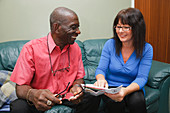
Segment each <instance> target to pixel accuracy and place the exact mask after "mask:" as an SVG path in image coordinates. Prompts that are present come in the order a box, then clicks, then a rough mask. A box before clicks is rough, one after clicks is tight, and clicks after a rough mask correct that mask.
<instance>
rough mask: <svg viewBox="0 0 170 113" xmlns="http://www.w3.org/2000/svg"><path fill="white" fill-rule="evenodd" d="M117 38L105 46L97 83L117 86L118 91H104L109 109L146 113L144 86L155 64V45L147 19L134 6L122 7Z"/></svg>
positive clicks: (115, 27)
mask: <svg viewBox="0 0 170 113" xmlns="http://www.w3.org/2000/svg"><path fill="white" fill-rule="evenodd" d="M113 32H114V38H112V39H109V40H108V41H107V42H106V43H105V45H104V48H103V51H102V54H101V58H100V62H99V66H98V68H97V69H96V74H95V75H96V79H97V81H96V82H95V84H94V85H96V86H100V87H109V88H111V87H117V86H120V85H123V88H121V90H120V92H119V93H116V94H107V93H105V95H103V100H104V102H105V103H106V110H107V113H113V112H115V113H125V111H126V110H128V111H129V112H130V113H147V111H146V104H145V98H144V86H145V84H146V82H147V79H148V74H149V70H150V67H151V64H152V57H153V48H152V46H151V45H150V44H149V43H147V42H145V32H146V27H145V21H144V18H143V15H142V13H141V12H140V11H139V10H138V9H135V8H128V9H124V10H121V11H120V12H119V13H118V14H117V16H116V18H115V20H114V24H113Z"/></svg>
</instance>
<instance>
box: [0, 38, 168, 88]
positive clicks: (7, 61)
mask: <svg viewBox="0 0 170 113" xmlns="http://www.w3.org/2000/svg"><path fill="white" fill-rule="evenodd" d="M107 40H108V39H92V40H86V41H84V42H81V41H79V40H76V43H77V44H78V45H79V46H80V48H81V52H82V60H83V64H84V68H85V73H86V76H85V77H84V79H85V81H86V83H94V81H96V79H95V76H94V75H95V70H96V68H97V66H98V63H99V60H100V56H101V52H102V49H103V46H104V44H105V42H106V41H107ZM28 41H29V40H20V41H8V42H1V43H0V70H7V71H12V70H13V69H14V66H15V63H16V61H17V59H18V56H19V54H20V51H21V49H22V47H23V45H24V44H25V43H26V42H28ZM169 76H170V64H168V63H163V62H159V61H155V60H153V61H152V66H151V70H150V73H149V78H148V82H147V85H148V86H149V87H152V88H158V87H159V86H160V84H161V81H162V80H163V79H165V78H166V77H169Z"/></svg>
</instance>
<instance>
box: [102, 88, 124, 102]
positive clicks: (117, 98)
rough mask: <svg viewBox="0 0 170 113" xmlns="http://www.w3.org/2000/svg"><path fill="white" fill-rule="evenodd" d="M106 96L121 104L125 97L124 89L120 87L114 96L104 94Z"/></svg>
mask: <svg viewBox="0 0 170 113" xmlns="http://www.w3.org/2000/svg"><path fill="white" fill-rule="evenodd" d="M105 95H106V96H108V97H109V98H111V99H112V100H114V101H115V102H121V101H122V100H123V99H124V97H125V96H126V88H124V87H122V88H121V89H120V91H119V92H118V93H116V94H110V93H105Z"/></svg>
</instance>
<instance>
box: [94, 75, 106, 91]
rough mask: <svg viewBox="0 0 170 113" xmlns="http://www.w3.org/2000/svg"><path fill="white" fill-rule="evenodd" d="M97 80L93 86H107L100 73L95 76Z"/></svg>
mask: <svg viewBox="0 0 170 113" xmlns="http://www.w3.org/2000/svg"><path fill="white" fill-rule="evenodd" d="M96 79H97V81H96V82H95V83H94V85H95V86H98V87H104V88H108V83H107V81H106V80H105V78H104V76H103V75H102V74H98V75H97V76H96Z"/></svg>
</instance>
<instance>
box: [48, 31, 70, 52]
mask: <svg viewBox="0 0 170 113" xmlns="http://www.w3.org/2000/svg"><path fill="white" fill-rule="evenodd" d="M48 46H49V50H50V54H51V52H52V51H53V50H54V49H55V48H56V49H57V50H59V51H61V50H60V47H59V46H57V45H56V44H55V42H54V40H53V38H52V36H51V32H50V33H49V34H48ZM69 46H70V45H69V44H67V45H66V46H65V47H64V48H63V50H62V52H65V51H67V49H68V48H69Z"/></svg>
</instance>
